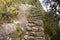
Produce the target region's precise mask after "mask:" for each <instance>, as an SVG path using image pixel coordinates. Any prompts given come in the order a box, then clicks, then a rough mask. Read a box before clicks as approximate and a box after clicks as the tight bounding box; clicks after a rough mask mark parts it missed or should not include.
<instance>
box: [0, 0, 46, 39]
mask: <svg viewBox="0 0 60 40" xmlns="http://www.w3.org/2000/svg"><path fill="white" fill-rule="evenodd" d="M16 7H17V8H18V10H19V12H18V14H17V16H16V18H14V20H13V21H12V22H11V23H3V24H1V26H0V30H1V31H0V40H45V39H44V28H43V21H42V16H43V15H44V11H43V9H42V7H41V5H40V3H39V1H38V0H32V1H30V0H28V1H27V0H21V1H20V5H17V6H16Z"/></svg>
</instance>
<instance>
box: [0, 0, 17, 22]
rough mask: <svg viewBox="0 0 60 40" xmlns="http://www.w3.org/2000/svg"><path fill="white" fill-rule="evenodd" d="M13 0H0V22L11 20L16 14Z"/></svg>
mask: <svg viewBox="0 0 60 40" xmlns="http://www.w3.org/2000/svg"><path fill="white" fill-rule="evenodd" d="M14 3H15V2H14V0H0V21H1V22H0V23H4V22H11V19H14V18H15V17H16V15H17V14H18V10H17V8H15V6H14V5H13V4H14Z"/></svg>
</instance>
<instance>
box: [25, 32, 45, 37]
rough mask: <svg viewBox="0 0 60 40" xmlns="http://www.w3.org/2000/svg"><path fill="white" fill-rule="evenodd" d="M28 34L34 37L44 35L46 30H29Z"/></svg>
mask: <svg viewBox="0 0 60 40" xmlns="http://www.w3.org/2000/svg"><path fill="white" fill-rule="evenodd" d="M26 35H29V36H34V37H44V32H27V34H26Z"/></svg>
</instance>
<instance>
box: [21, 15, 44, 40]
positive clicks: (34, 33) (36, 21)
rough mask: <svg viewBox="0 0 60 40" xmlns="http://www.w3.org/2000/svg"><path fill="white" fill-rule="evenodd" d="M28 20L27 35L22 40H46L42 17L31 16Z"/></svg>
mask: <svg viewBox="0 0 60 40" xmlns="http://www.w3.org/2000/svg"><path fill="white" fill-rule="evenodd" d="M27 20H28V24H27V27H26V33H25V34H24V37H23V39H21V40H44V29H43V22H42V20H41V18H40V16H38V17H37V16H35V17H33V16H30V17H28V18H27Z"/></svg>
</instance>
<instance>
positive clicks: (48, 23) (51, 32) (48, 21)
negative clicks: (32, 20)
mask: <svg viewBox="0 0 60 40" xmlns="http://www.w3.org/2000/svg"><path fill="white" fill-rule="evenodd" d="M43 22H44V29H45V30H44V31H45V35H46V36H47V35H48V36H49V38H50V40H56V38H57V36H56V35H57V27H58V23H57V21H56V19H55V17H54V16H53V14H52V13H51V12H49V13H47V14H45V17H44V19H43ZM47 39H48V37H47V38H46V40H47Z"/></svg>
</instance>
